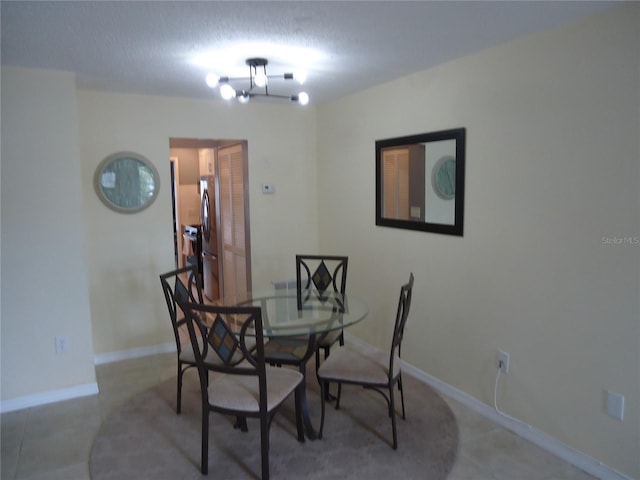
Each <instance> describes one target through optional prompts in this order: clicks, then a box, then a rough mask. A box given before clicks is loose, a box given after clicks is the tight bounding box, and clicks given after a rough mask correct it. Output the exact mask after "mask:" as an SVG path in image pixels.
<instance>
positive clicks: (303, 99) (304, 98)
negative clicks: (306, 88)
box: [298, 92, 309, 105]
mask: <svg viewBox="0 0 640 480" xmlns="http://www.w3.org/2000/svg"><path fill="white" fill-rule="evenodd" d="M298 103H299V104H300V105H306V104H308V103H309V95H308V94H307V92H300V93H299V94H298Z"/></svg>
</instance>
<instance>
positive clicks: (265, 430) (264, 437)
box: [260, 415, 269, 480]
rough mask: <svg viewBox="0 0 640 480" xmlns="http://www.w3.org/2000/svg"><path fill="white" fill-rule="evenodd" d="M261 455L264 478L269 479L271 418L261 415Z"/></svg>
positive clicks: (264, 479) (263, 479)
mask: <svg viewBox="0 0 640 480" xmlns="http://www.w3.org/2000/svg"><path fill="white" fill-rule="evenodd" d="M260 457H261V463H262V480H269V419H268V418H267V415H261V416H260Z"/></svg>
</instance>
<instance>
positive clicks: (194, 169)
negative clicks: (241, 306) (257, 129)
mask: <svg viewBox="0 0 640 480" xmlns="http://www.w3.org/2000/svg"><path fill="white" fill-rule="evenodd" d="M247 150H248V148H247V141H246V140H202V139H191V138H170V139H169V157H170V162H171V174H172V178H171V187H172V198H173V199H174V204H173V207H172V208H173V229H174V245H175V246H174V248H175V257H176V267H177V268H181V267H184V266H187V265H192V264H197V265H198V270H199V272H200V275H201V281H202V286H203V291H204V293H205V295H206V296H207V298H208V299H210V300H215V299H217V298H220V297H224V296H235V295H238V294H243V293H246V292H248V291H250V290H251V250H250V238H251V237H250V228H249V218H250V217H249V193H248V192H249V189H248V183H249V178H248V155H247Z"/></svg>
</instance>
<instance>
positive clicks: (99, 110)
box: [78, 91, 317, 354]
mask: <svg viewBox="0 0 640 480" xmlns="http://www.w3.org/2000/svg"><path fill="white" fill-rule="evenodd" d="M78 105H79V115H78V116H79V123H80V155H81V161H82V167H81V171H82V180H83V182H82V183H83V196H84V202H85V206H86V225H87V245H88V265H89V282H90V298H91V318H92V323H93V341H94V348H95V353H96V354H104V353H109V352H114V351H119V350H127V349H132V348H141V347H151V346H155V345H159V344H163V343H166V342H171V341H172V338H173V337H172V333H171V330H170V328H169V323H168V317H167V315H168V314H167V311H166V304H165V303H164V297H163V296H162V290H161V288H160V282H159V280H158V275H159V274H160V273H162V272H165V271H167V270H170V269H171V268H173V262H174V260H173V231H172V226H171V225H172V223H171V222H172V218H171V190H170V171H169V138H170V137H177V138H199V139H230V138H233V139H246V140H247V141H248V152H249V184H250V185H249V188H250V193H249V194H250V200H249V202H250V210H251V242H252V245H251V251H252V275H253V284H254V285H261V284H265V283H267V284H268V283H269V282H270V281H272V280H278V279H281V278H290V277H291V276H292V275H294V274H295V263H294V258H293V254H294V252H297V251H300V250H310V251H315V250H316V248H317V230H316V224H317V207H316V178H315V177H316V175H315V168H316V167H315V165H316V157H315V149H316V145H315V112H314V110H313V109H301V108H295V107H294V108H291V105H288V104H284V105H280V104H278V105H264V104H263V105H259V104H252V105H249V106H247V107H249V108H243V107H244V106H240V107H241V108H238V106H239V105H237V104H233V105H229V104H227V103H222V101H217V100H216V101H210V102H206V101H200V100H189V99H178V98H163V97H150V96H136V95H116V94H106V93H97V92H91V91H80V92H79V93H78ZM276 119H277V121H276ZM119 150H130V151H134V152H138V153H140V154H142V155H144V156H146V157H147V158H148V159H149V160H151V161H152V162H153V163H154V164H155V166H156V168H157V169H158V171H159V173H160V185H161V186H160V195H159V198H158V199H157V201H156V202H155V203H154V204H153V205H151V207H150V208H148V209H146V210H144V211H143V212H141V213H139V214H135V215H122V214H118V213H115V212H112V211H110V210H108V209H107V208H105V206H104V205H103V204H102V203H101V202H100V201H99V200H98V198H97V197H96V195H95V193H94V191H93V187H92V183H91V179H92V176H93V173H94V171H95V168H96V167H97V165H98V163H99V162H100V161H101V160H102V159H103V158H104V157H105V156H107V155H109V154H110V153H113V152H116V151H119ZM292 179H295V181H292ZM263 182H271V183H274V184H275V185H276V193H275V194H273V195H263V194H262V192H261V189H260V185H261V183H263ZM301 225H303V226H305V228H300V226H301ZM307 226H308V227H307Z"/></svg>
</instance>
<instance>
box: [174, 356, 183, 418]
mask: <svg viewBox="0 0 640 480" xmlns="http://www.w3.org/2000/svg"><path fill="white" fill-rule="evenodd" d="M183 373H184V372H183V371H182V363H181V362H178V385H177V387H176V414H178V415H179V414H180V412H182V374H183Z"/></svg>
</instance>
